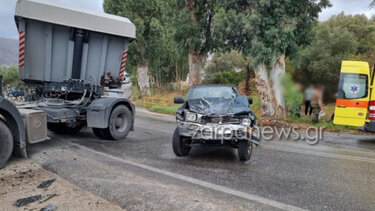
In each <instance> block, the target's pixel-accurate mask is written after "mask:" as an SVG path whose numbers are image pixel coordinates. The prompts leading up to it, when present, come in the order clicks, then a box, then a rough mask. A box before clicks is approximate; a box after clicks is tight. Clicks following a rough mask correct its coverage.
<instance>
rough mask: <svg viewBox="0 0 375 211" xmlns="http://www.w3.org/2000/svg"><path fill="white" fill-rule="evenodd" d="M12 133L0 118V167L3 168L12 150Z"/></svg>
mask: <svg viewBox="0 0 375 211" xmlns="http://www.w3.org/2000/svg"><path fill="white" fill-rule="evenodd" d="M13 145H14V144H13V135H12V132H11V131H10V130H9V127H8V126H7V125H6V124H5V122H4V121H2V120H0V169H1V168H4V166H5V164H6V162H7V161H8V160H9V158H10V156H11V155H12V152H13Z"/></svg>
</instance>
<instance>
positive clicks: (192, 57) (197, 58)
mask: <svg viewBox="0 0 375 211" xmlns="http://www.w3.org/2000/svg"><path fill="white" fill-rule="evenodd" d="M202 61H203V55H202V54H200V53H199V52H190V53H189V86H192V85H196V84H201V83H202V79H201V69H202Z"/></svg>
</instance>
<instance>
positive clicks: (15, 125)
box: [0, 97, 27, 158]
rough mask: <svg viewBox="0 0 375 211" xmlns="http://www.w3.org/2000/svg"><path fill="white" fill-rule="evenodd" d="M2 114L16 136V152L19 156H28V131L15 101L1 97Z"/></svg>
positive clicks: (0, 110)
mask: <svg viewBox="0 0 375 211" xmlns="http://www.w3.org/2000/svg"><path fill="white" fill-rule="evenodd" d="M0 115H1V116H3V118H4V119H5V120H6V121H7V123H8V126H9V129H10V131H11V132H12V135H13V138H14V154H15V155H17V156H18V157H22V158H27V152H26V133H25V125H24V123H23V120H22V116H21V114H20V112H19V111H18V109H17V108H16V106H15V105H13V103H11V102H9V101H8V100H7V99H5V98H3V97H0Z"/></svg>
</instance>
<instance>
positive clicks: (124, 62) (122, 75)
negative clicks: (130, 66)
mask: <svg viewBox="0 0 375 211" xmlns="http://www.w3.org/2000/svg"><path fill="white" fill-rule="evenodd" d="M127 59H128V50H126V49H125V50H124V51H123V52H122V60H121V67H120V76H119V77H120V79H121V80H122V79H124V74H125V67H126V60H127Z"/></svg>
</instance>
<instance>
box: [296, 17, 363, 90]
mask: <svg viewBox="0 0 375 211" xmlns="http://www.w3.org/2000/svg"><path fill="white" fill-rule="evenodd" d="M314 32H315V36H314V38H313V41H312V43H311V45H309V46H307V47H306V48H304V49H303V50H302V52H301V61H300V67H299V68H297V70H296V72H295V74H294V75H295V76H294V77H295V79H296V80H298V81H300V82H302V83H304V84H305V85H308V84H323V85H325V86H326V91H327V94H328V95H329V96H331V97H332V96H333V95H334V94H335V93H336V90H337V84H338V81H339V75H340V67H341V62H342V60H346V59H348V58H349V57H350V55H352V54H353V53H354V52H355V51H356V49H357V42H356V39H355V36H354V35H353V34H352V33H350V32H349V31H348V30H347V29H346V28H343V27H340V26H336V27H333V28H332V26H331V25H330V23H320V24H319V25H318V26H317V27H316V28H315V30H314Z"/></svg>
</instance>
